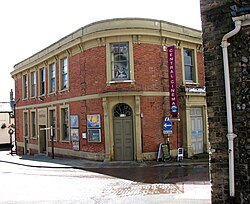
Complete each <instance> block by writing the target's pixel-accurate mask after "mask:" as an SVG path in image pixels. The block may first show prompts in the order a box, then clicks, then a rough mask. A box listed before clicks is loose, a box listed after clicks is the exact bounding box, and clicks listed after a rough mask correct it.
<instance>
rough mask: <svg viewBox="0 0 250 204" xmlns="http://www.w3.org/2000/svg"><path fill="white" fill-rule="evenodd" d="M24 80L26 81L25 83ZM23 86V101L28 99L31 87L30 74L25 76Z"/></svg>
mask: <svg viewBox="0 0 250 204" xmlns="http://www.w3.org/2000/svg"><path fill="white" fill-rule="evenodd" d="M24 78H25V79H26V80H25V81H24ZM22 84H23V86H22V87H23V91H22V92H23V99H28V87H29V80H28V74H27V73H26V74H24V75H23V76H22Z"/></svg>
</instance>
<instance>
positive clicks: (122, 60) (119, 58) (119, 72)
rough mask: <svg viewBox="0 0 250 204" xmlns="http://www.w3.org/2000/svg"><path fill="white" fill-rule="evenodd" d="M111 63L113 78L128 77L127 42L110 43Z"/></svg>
mask: <svg viewBox="0 0 250 204" xmlns="http://www.w3.org/2000/svg"><path fill="white" fill-rule="evenodd" d="M111 63H112V64H111V66H112V79H113V80H124V79H129V78H130V76H129V72H130V70H129V52H128V43H121V44H112V45H111Z"/></svg>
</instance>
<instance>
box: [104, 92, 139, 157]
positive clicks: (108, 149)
mask: <svg viewBox="0 0 250 204" xmlns="http://www.w3.org/2000/svg"><path fill="white" fill-rule="evenodd" d="M102 103H103V110H104V132H105V160H106V161H111V160H114V131H113V130H114V128H113V126H114V121H113V108H114V107H115V106H116V105H117V104H118V103H125V104H127V105H129V106H130V107H131V109H132V112H133V118H132V119H133V135H134V160H137V161H142V160H143V154H142V139H141V118H140V96H139V95H133V94H131V95H127V94H126V93H120V92H119V93H112V95H110V96H107V97H104V98H103V99H102Z"/></svg>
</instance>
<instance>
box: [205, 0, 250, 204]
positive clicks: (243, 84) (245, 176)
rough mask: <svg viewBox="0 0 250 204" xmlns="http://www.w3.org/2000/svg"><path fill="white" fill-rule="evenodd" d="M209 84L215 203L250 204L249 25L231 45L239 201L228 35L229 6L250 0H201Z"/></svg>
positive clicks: (229, 24)
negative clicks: (224, 44) (231, 169)
mask: <svg viewBox="0 0 250 204" xmlns="http://www.w3.org/2000/svg"><path fill="white" fill-rule="evenodd" d="M200 4H201V17H202V32H203V46H204V63H205V80H206V87H207V105H208V121H209V140H210V145H211V150H212V151H211V152H212V153H211V157H210V159H211V160H210V161H211V163H210V164H211V165H210V166H211V168H210V173H211V182H212V202H213V203H220V204H221V203H250V183H249V180H250V102H249V101H250V100H249V99H250V44H249V43H250V42H249V41H250V37H249V36H250V27H243V28H242V29H241V31H240V32H239V33H238V34H237V35H235V36H234V37H232V38H230V39H229V40H228V41H229V43H230V44H231V45H230V46H229V47H228V56H229V66H230V80H231V91H232V93H231V96H232V110H233V126H234V133H235V134H236V135H237V138H236V139H234V145H235V197H230V194H229V173H228V141H227V137H226V135H227V121H226V101H225V90H224V89H225V86H224V71H223V56H222V48H221V46H220V44H221V40H222V38H223V36H224V35H225V34H226V33H228V32H229V31H231V30H233V29H234V23H233V21H232V16H231V13H230V12H231V10H230V6H232V5H235V4H237V5H238V6H245V7H246V6H247V7H249V6H250V5H249V0H247V1H246V0H245V1H244V0H243V1H233V0H223V1H218V0H201V1H200Z"/></svg>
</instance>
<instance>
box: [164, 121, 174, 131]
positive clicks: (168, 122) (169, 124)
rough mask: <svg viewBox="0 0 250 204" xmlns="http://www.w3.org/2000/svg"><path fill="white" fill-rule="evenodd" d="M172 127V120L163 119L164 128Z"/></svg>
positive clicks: (170, 128) (169, 128)
mask: <svg viewBox="0 0 250 204" xmlns="http://www.w3.org/2000/svg"><path fill="white" fill-rule="evenodd" d="M172 128H173V125H172V122H171V121H170V120H165V121H164V122H163V129H164V130H172Z"/></svg>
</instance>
